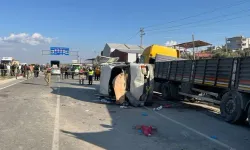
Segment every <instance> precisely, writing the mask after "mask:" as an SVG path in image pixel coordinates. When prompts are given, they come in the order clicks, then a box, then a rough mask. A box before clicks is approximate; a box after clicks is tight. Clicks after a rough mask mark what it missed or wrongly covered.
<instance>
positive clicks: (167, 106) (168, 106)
mask: <svg viewBox="0 0 250 150" xmlns="http://www.w3.org/2000/svg"><path fill="white" fill-rule="evenodd" d="M171 107H172V105H170V104H166V105H164V108H171Z"/></svg>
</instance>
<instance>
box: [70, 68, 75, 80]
mask: <svg viewBox="0 0 250 150" xmlns="http://www.w3.org/2000/svg"><path fill="white" fill-rule="evenodd" d="M71 75H72V79H74V77H75V68H74V67H72V68H71Z"/></svg>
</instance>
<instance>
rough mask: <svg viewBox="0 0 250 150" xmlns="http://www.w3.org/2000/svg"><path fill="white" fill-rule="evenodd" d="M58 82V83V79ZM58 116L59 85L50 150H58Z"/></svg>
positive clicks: (58, 86)
mask: <svg viewBox="0 0 250 150" xmlns="http://www.w3.org/2000/svg"><path fill="white" fill-rule="evenodd" d="M58 80H59V82H60V78H59V79H58ZM59 116H60V84H58V85H57V96H56V115H55V123H54V135H53V141H52V150H59Z"/></svg>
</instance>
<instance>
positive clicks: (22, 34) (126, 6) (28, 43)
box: [0, 0, 250, 63]
mask: <svg viewBox="0 0 250 150" xmlns="http://www.w3.org/2000/svg"><path fill="white" fill-rule="evenodd" d="M249 6H250V1H249V0H248V1H247V0H220V1H218V0H210V1H200V0H189V1H183V0H175V1H166V0H154V1H152V0H151V1H150V0H137V1H135V0H98V1H97V0H91V1H84V0H42V1H34V0H22V1H21V0H0V18H1V19H0V57H4V56H6V57H7V56H12V57H14V58H15V59H17V60H19V61H21V62H24V63H46V62H49V61H50V60H51V59H53V60H54V59H56V60H61V61H62V62H71V60H72V59H76V56H54V57H52V56H48V55H42V54H41V51H42V50H49V48H50V47H51V46H62V47H69V48H70V50H72V51H79V55H80V57H81V58H82V59H87V58H92V57H94V56H96V55H97V54H98V53H100V51H102V50H103V48H104V46H105V44H106V43H126V44H137V45H139V44H140V36H139V34H138V31H139V29H140V28H141V27H144V31H145V35H144V36H143V45H146V46H148V45H152V44H159V45H172V44H175V43H182V42H189V41H191V40H192V34H194V37H195V39H197V40H198V39H199V40H204V41H207V42H210V43H211V44H213V45H222V44H224V43H225V40H224V39H225V37H231V36H237V35H244V36H246V37H248V36H250V30H249V23H250V9H249V8H248V7H249Z"/></svg>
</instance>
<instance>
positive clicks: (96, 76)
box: [95, 67, 101, 81]
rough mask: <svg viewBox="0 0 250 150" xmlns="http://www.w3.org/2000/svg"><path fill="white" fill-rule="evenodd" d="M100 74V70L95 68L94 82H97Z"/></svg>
mask: <svg viewBox="0 0 250 150" xmlns="http://www.w3.org/2000/svg"><path fill="white" fill-rule="evenodd" d="M100 74H101V71H100V68H99V67H96V69H95V80H96V81H98V80H99V79H100Z"/></svg>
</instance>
